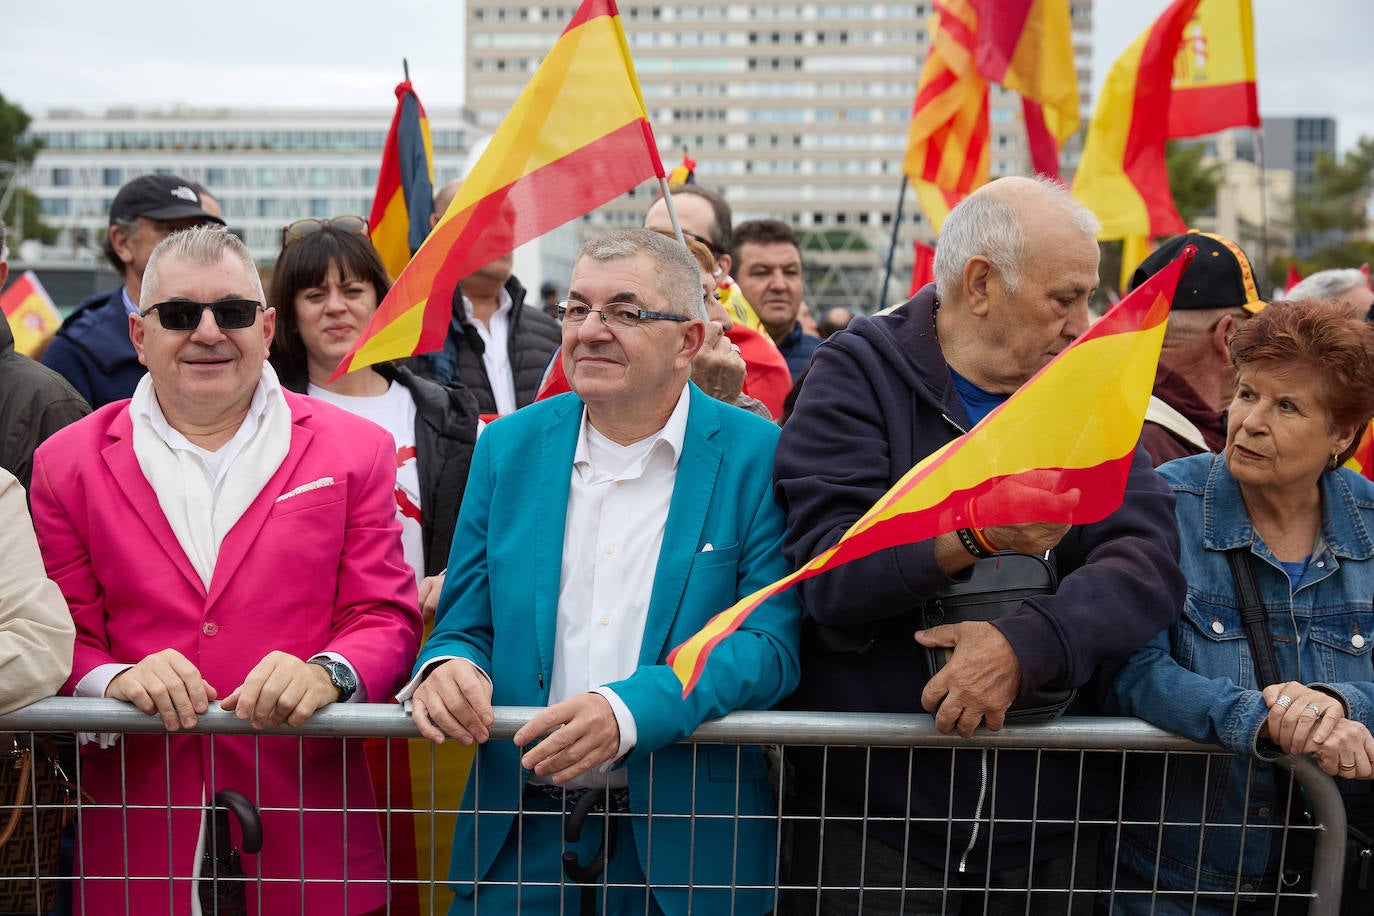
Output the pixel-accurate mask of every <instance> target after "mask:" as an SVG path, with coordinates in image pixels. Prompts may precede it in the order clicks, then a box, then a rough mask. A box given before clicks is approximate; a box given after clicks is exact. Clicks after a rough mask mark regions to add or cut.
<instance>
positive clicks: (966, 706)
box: [916, 621, 1021, 738]
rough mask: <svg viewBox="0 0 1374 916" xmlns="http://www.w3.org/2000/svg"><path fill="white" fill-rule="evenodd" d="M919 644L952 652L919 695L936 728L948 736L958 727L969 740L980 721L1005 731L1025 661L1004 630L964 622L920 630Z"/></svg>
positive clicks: (917, 634) (981, 623)
mask: <svg viewBox="0 0 1374 916" xmlns="http://www.w3.org/2000/svg"><path fill="white" fill-rule="evenodd" d="M916 641H917V642H918V643H920V644H921V645H923V646H945V647H948V648H953V649H954V654H953V655H951V656H950V659H949V662H948V663H946V665H945V666H944V667H943V668H941V669H940V670H939V672H937V673H936V675H935V676H934V677H932V678H931V679H930V680H929V681H928V682H926V686H925V689H924V690H922V691H921V705H922V706H924V707H925V708H926V709H927V710H929V711H930V712H933V713H935V727H936V728H938V729H939V730H940V731H941V732H943V733H945V734H949V732H951V731H953V730H955V729H958V731H959V734H960V735H961V736H962V737H965V738H969V737H972V736H973V731H974V729H976V728H977V727H978V723H979V722H982V721H986V722H987V725H988V728H990V729H992V730H993V731H996V730H997V729H999V728H1001V727H1002V723H1003V722H1004V721H1005V719H1006V714H1007V708H1008V707H1010V706H1011V704H1012V701H1013V700H1015V699H1016V693H1017V691H1018V690H1019V689H1020V686H1021V662H1020V661H1019V660H1018V659H1017V657H1016V652H1015V651H1013V650H1012V648H1011V643H1009V642H1007V638H1006V637H1005V636H1003V635H1002V632H1001V631H1000V630H998V629H997V628H996V627H994V626H993V625H992V624H990V623H984V622H982V621H966V622H964V623H954V624H946V625H944V626H939V627H931V628H930V629H929V630H918V631H917V633H916Z"/></svg>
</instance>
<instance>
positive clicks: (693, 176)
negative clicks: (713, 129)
mask: <svg viewBox="0 0 1374 916" xmlns="http://www.w3.org/2000/svg"><path fill="white" fill-rule="evenodd" d="M696 183H697V161H696V160H695V159H693V158H692V157H691V156H689V155H687V151H686V150H683V151H682V164H681V165H676V166H673V170H672V171H671V172H669V173H668V184H669V185H671V186H673V187H678V186H679V185H684V184H696Z"/></svg>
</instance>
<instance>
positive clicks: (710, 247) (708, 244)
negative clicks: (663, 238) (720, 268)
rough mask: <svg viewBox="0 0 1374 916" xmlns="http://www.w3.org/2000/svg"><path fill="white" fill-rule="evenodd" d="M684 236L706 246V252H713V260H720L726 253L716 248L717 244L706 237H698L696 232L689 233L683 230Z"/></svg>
mask: <svg viewBox="0 0 1374 916" xmlns="http://www.w3.org/2000/svg"><path fill="white" fill-rule="evenodd" d="M682 234H683V235H685V236H687V238H689V239H695V240H697V241H698V242H700V243H701V244H703V245H705V246H706V250H707V251H709V252H711V257H713V258H718V257H720V256H721V255H722V254H723V253H724V252H722V251H721V250H720V249H719V248H717V247H716V244H715V242H712V241H711V240H710V239H708V238H706V237H704V236H700V235H697V234H696V233H695V232H688V231H687V230H686V229H683V230H682Z"/></svg>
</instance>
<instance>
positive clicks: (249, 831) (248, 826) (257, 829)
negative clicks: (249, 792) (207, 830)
mask: <svg viewBox="0 0 1374 916" xmlns="http://www.w3.org/2000/svg"><path fill="white" fill-rule="evenodd" d="M231 811H232V812H233V813H234V815H235V816H237V817H238V819H239V829H240V830H241V831H242V832H243V851H244V852H247V853H255V852H258V851H259V850H261V849H262V818H261V817H259V816H258V808H257V806H256V805H254V804H253V803H252V802H251V801H249V800H248V796H246V795H244V794H243V793H242V792H239V791H236V790H234V789H220V790H219V791H218V792H216V793H215V836H216V839H217V842H218V843H219V844H220V848H221V849H228V848H229V812H231Z"/></svg>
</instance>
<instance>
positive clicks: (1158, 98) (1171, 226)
mask: <svg viewBox="0 0 1374 916" xmlns="http://www.w3.org/2000/svg"><path fill="white" fill-rule="evenodd" d="M1200 2H1201V0H1174V2H1173V3H1171V4H1170V5H1169V7H1168V9H1166V10H1165V11H1164V13H1163V14H1162V15H1161V16H1160V17H1159V18H1158V19H1156V20H1155V22H1154V23H1153V24H1152V25H1151V26H1150V27H1149V28H1148V29H1146V30H1145V32H1144V33H1142V34H1141V35H1140V37H1138V38H1137V39H1136V40H1135V42H1134V43H1133V44H1132V45H1131V46H1130V47H1129V48H1127V49H1126V52H1125V53H1124V54H1122V55H1121V56H1120V57H1119V58H1117V60H1116V63H1114V64H1112V67H1111V70H1109V71H1108V73H1107V81H1106V83H1105V84H1104V85H1103V87H1102V94H1101V96H1100V97H1099V98H1098V100H1097V108H1096V110H1095V111H1094V112H1093V117H1092V121H1091V123H1090V124H1089V126H1088V138H1087V142H1086V143H1085V144H1084V147H1083V155H1082V158H1081V159H1080V160H1079V163H1078V172H1077V173H1076V174H1075V176H1074V181H1073V195H1074V197H1077V198H1078V199H1079V200H1080V201H1082V202H1083V203H1084V204H1085V205H1087V207H1088V208H1089V209H1090V210H1092V211H1093V213H1095V214H1097V218H1098V220H1099V221H1100V222H1101V223H1102V231H1101V232H1100V233H1098V238H1102V239H1120V238H1127V237H1129V236H1133V235H1134V236H1142V235H1148V236H1161V235H1177V234H1179V233H1181V232H1183V231H1184V230H1185V229H1186V228H1187V227H1186V226H1184V224H1183V220H1182V219H1181V218H1180V217H1179V215H1178V211H1177V210H1175V209H1174V197H1173V194H1172V193H1171V192H1170V190H1169V173H1168V170H1167V169H1166V168H1165V164H1164V141H1165V138H1166V130H1167V127H1168V123H1169V99H1170V83H1171V80H1172V79H1173V72H1174V59H1175V56H1176V54H1177V51H1178V46H1179V40H1180V39H1181V38H1182V36H1183V29H1184V26H1186V25H1187V24H1188V21H1189V19H1191V18H1192V15H1193V11H1194V10H1195V9H1196V8H1197V6H1198V4H1199V3H1200Z"/></svg>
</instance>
